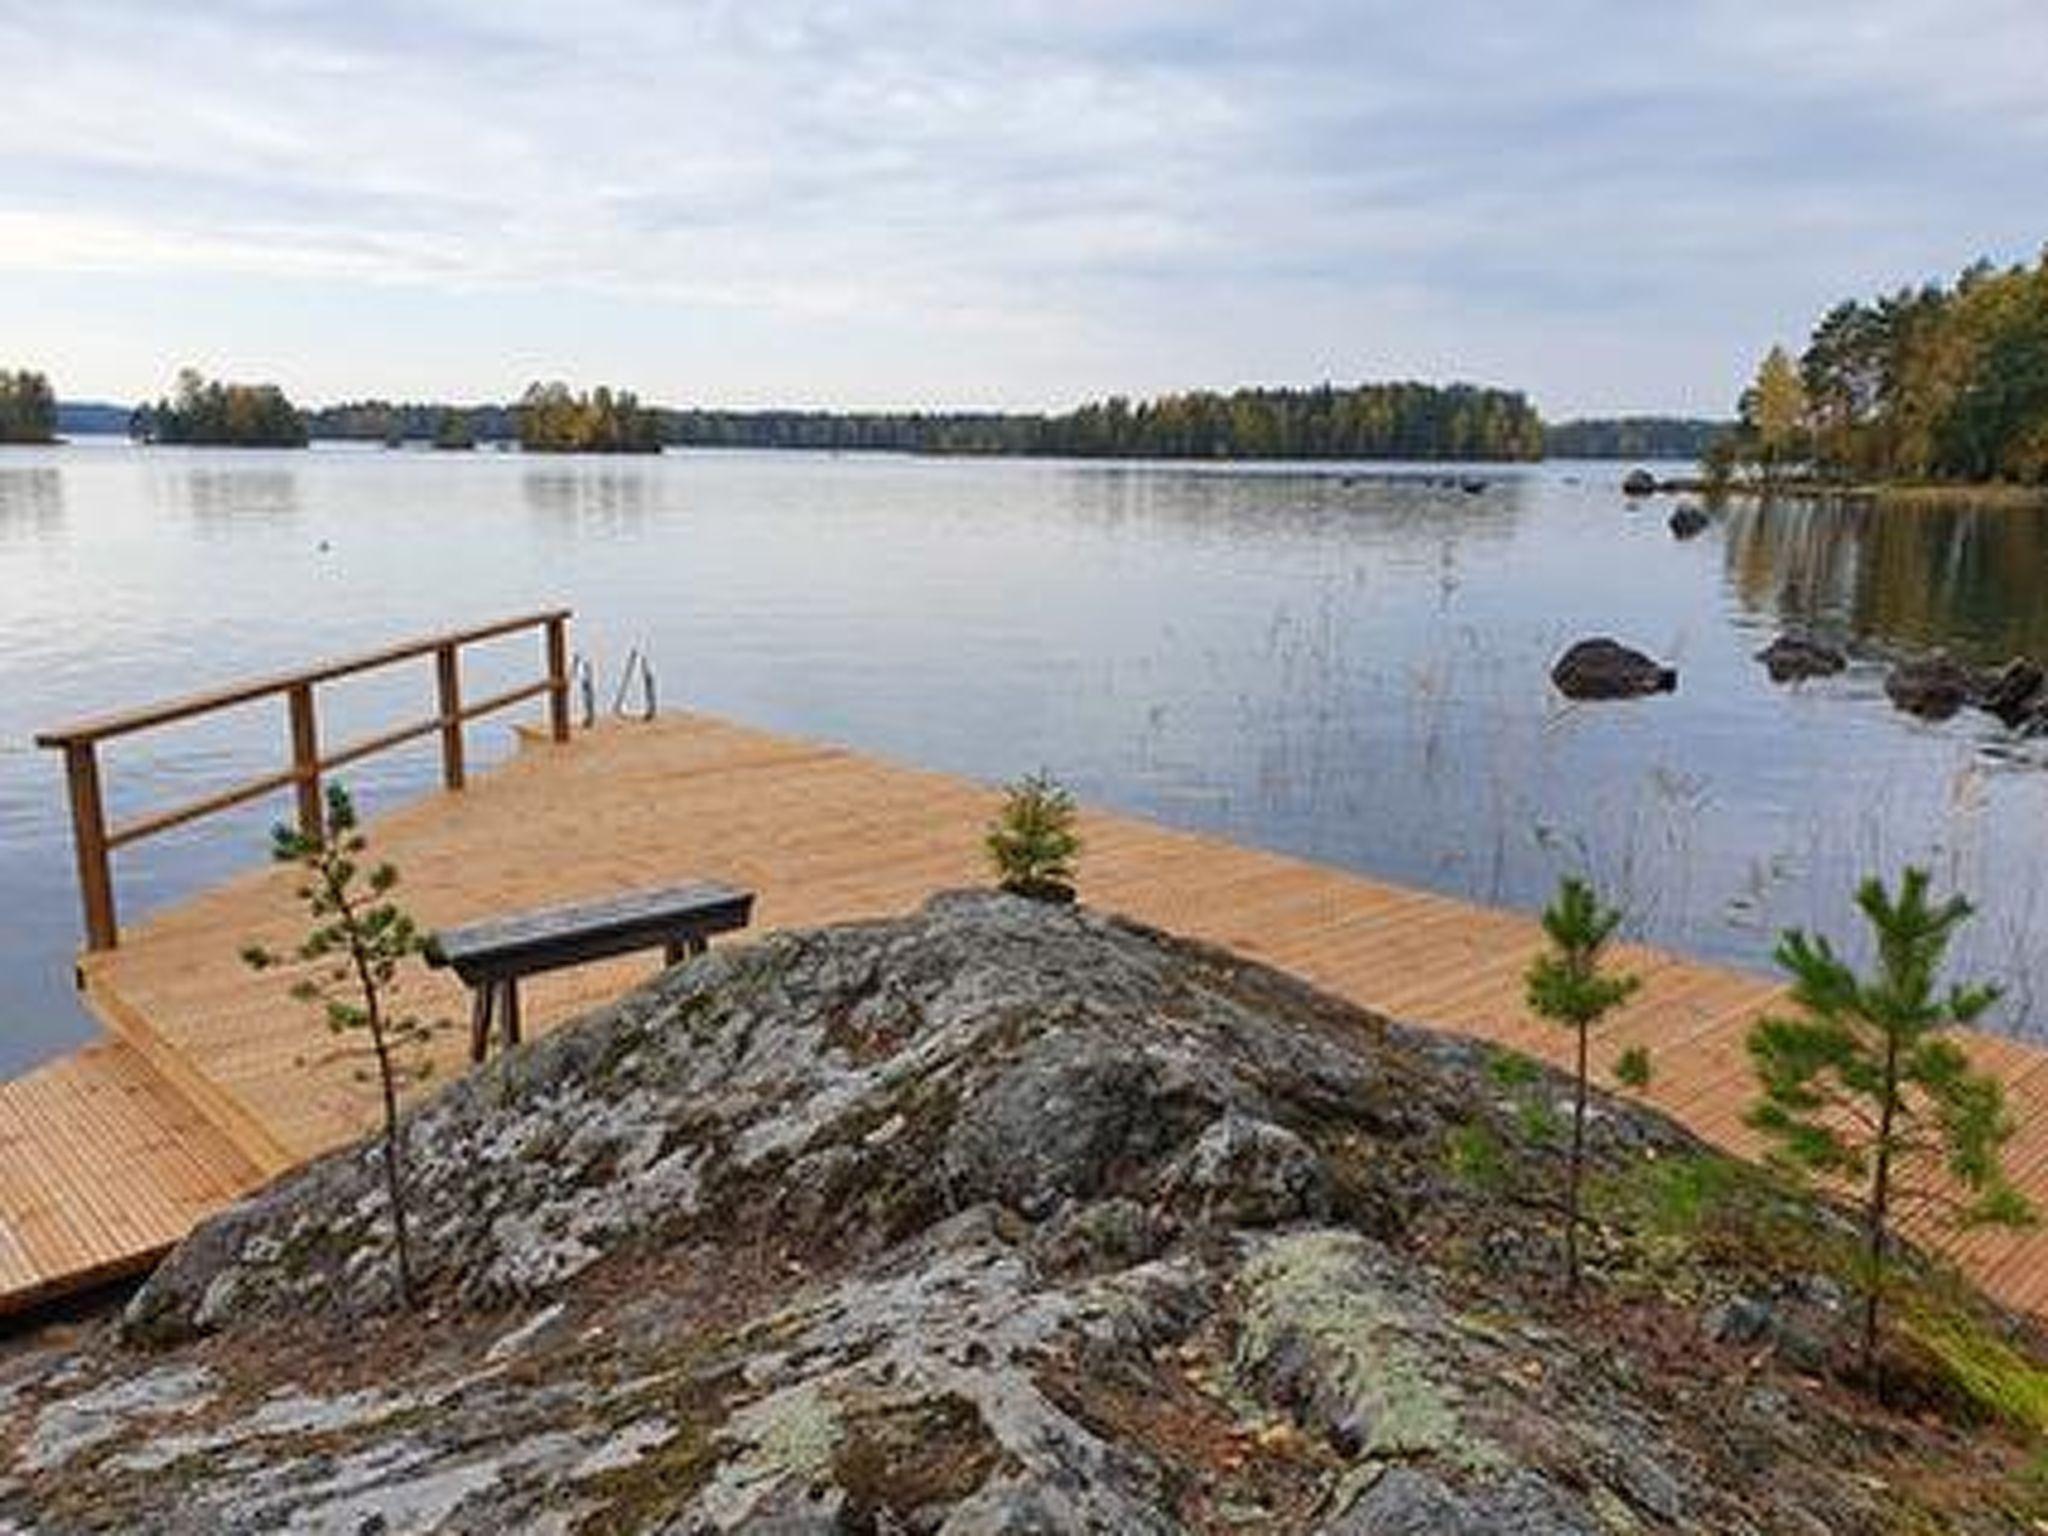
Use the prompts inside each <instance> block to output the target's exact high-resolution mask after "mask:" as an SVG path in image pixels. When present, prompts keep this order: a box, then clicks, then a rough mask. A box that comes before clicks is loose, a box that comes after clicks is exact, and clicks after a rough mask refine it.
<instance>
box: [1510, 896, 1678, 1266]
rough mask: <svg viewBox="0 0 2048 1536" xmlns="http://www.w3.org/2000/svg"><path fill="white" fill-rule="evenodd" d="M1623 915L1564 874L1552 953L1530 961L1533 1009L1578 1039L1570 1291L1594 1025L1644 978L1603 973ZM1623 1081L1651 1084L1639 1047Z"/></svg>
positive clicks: (1569, 1177) (1570, 1174) (1553, 912)
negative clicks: (1606, 958)
mask: <svg viewBox="0 0 2048 1536" xmlns="http://www.w3.org/2000/svg"><path fill="white" fill-rule="evenodd" d="M1620 923H1621V913H1620V912H1618V911H1616V910H1615V909H1613V908H1611V907H1603V906H1602V905H1601V904H1600V899H1599V897H1598V896H1596V895H1595V894H1594V893H1593V888H1592V887H1591V886H1590V885H1588V884H1587V883H1586V882H1585V881H1583V880H1580V879H1577V878H1575V877H1573V876H1569V875H1568V876H1566V877H1565V878H1564V879H1563V880H1562V881H1560V882H1559V884H1558V888H1557V897H1556V899H1555V900H1553V901H1552V902H1551V904H1550V906H1549V907H1548V908H1547V909H1546V910H1545V912H1544V914H1543V932H1544V934H1545V936H1546V937H1548V938H1549V940H1550V948H1549V949H1547V950H1545V951H1544V952H1543V953H1542V954H1539V955H1538V956H1537V957H1536V958H1535V959H1534V960H1533V961H1531V962H1530V965H1529V971H1528V978H1527V979H1528V998H1529V1006H1530V1007H1531V1008H1532V1009H1534V1010H1535V1012H1536V1013H1537V1014H1538V1015H1539V1016H1541V1017H1543V1018H1546V1019H1550V1020H1552V1021H1554V1022H1556V1023H1559V1024H1563V1025H1566V1026H1568V1027H1569V1028H1570V1029H1571V1030H1572V1031H1573V1033H1574V1034H1575V1035H1576V1036H1577V1040H1576V1046H1577V1051H1576V1056H1575V1062H1576V1067H1575V1071H1574V1080H1573V1094H1572V1144H1571V1154H1570V1160H1569V1162H1568V1163H1567V1164H1566V1170H1565V1198H1564V1210H1565V1217H1564V1266H1565V1285H1566V1289H1567V1290H1568V1291H1569V1292H1570V1293H1571V1294H1573V1295H1577V1294H1578V1289H1579V1186H1580V1182H1581V1179H1582V1176H1583V1173H1584V1170H1585V1160H1586V1099H1587V1095H1588V1090H1589V1088H1590V1086H1591V1069H1592V1061H1591V1058H1592V1033H1593V1029H1594V1027H1595V1026H1596V1025H1597V1024H1599V1022H1600V1021H1601V1020H1602V1019H1604V1018H1606V1017H1607V1015H1608V1014H1610V1013H1612V1012H1613V1011H1614V1010H1615V1009H1616V1008H1619V1007H1620V1006H1621V1005H1622V1004H1623V1003H1625V1002H1627V1001H1628V999H1629V998H1630V997H1632V996H1634V994H1635V992H1636V990H1637V988H1639V987H1640V986H1641V985H1642V978H1641V977H1639V976H1634V975H1630V974H1627V973H1612V972H1608V971H1606V970H1604V969H1603V968H1602V963H1601V962H1602V959H1603V957H1604V955H1605V952H1606V949H1607V945H1608V941H1609V940H1611V939H1612V938H1613V937H1614V930H1615V929H1616V928H1617V927H1619V926H1620ZM1620 1070H1621V1075H1622V1077H1623V1079H1624V1080H1625V1081H1626V1082H1628V1083H1629V1084H1630V1085H1631V1086H1634V1087H1641V1086H1645V1085H1647V1084H1648V1082H1649V1075H1650V1074H1649V1058H1648V1055H1647V1053H1646V1052H1644V1051H1642V1050H1641V1049H1640V1048H1637V1049H1634V1050H1631V1051H1628V1052H1625V1053H1624V1056H1623V1061H1622V1063H1621V1067H1620Z"/></svg>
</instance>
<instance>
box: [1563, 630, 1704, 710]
mask: <svg viewBox="0 0 2048 1536" xmlns="http://www.w3.org/2000/svg"><path fill="white" fill-rule="evenodd" d="M1550 681H1551V682H1552V683H1553V684H1554V685H1556V688H1557V691H1558V692H1559V693H1561V694H1563V695H1564V696H1565V697H1566V698H1568V699H1635V698H1641V697H1643V696H1644V695H1646V694H1653V693H1670V692H1672V691H1673V690H1675V689H1676V688H1677V687H1678V673H1677V672H1676V671H1675V670H1674V669H1672V668H1670V667H1665V666H1660V665H1658V664H1657V663H1656V662H1654V661H1652V660H1651V659H1650V658H1649V657H1647V656H1645V655H1644V654H1643V653H1642V652H1641V651H1638V650H1633V649H1631V648H1630V647H1628V646H1625V645H1623V644H1621V642H1620V641H1618V640H1611V639H1609V638H1608V637H1606V636H1605V635H1601V636H1599V637H1597V638H1595V639H1591V640H1581V641H1579V642H1578V643H1577V644H1575V645H1574V646H1572V647H1571V649H1570V650H1568V651H1566V652H1565V653H1564V654H1563V655H1562V656H1560V657H1559V658H1558V659H1557V664H1556V665H1555V666H1553V667H1552V668H1551V669H1550Z"/></svg>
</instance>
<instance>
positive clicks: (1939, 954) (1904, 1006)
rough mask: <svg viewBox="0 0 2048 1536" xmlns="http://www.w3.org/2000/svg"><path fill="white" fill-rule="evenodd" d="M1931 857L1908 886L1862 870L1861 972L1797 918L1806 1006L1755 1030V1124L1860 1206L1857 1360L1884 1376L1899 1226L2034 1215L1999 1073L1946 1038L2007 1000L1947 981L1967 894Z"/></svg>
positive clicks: (1783, 961)
mask: <svg viewBox="0 0 2048 1536" xmlns="http://www.w3.org/2000/svg"><path fill="white" fill-rule="evenodd" d="M1927 891H1928V875H1927V872H1926V871H1925V870H1921V869H1910V868H1909V869H1908V870H1906V872H1905V874H1904V875H1903V877H1902V878H1901V880H1900V884H1899V891H1898V895H1897V896H1896V898H1895V897H1893V895H1892V894H1891V893H1890V892H1889V891H1887V890H1886V889H1885V886H1884V883H1883V882H1882V881H1880V880H1876V879H1871V880H1866V881H1864V882H1863V884H1862V886H1861V887H1859V888H1858V890H1857V892H1856V905H1857V906H1858V907H1859V908H1861V909H1862V912H1863V915H1864V916H1865V917H1866V918H1867V919H1868V920H1869V922H1870V926H1871V929H1872V931H1873V934H1874V936H1875V939H1876V945H1877V965H1876V969H1875V972H1874V974H1872V975H1870V976H1868V977H1863V976H1859V975H1857V974H1856V972H1855V971H1854V970H1853V969H1852V968H1851V967H1850V966H1849V964H1848V963H1847V962H1846V961H1844V960H1843V959H1841V958H1840V957H1839V956H1838V955H1836V953H1835V951H1834V949H1833V948H1832V947H1831V946H1830V945H1829V943H1828V941H1827V940H1826V939H1825V938H1818V937H1809V936H1808V935H1807V934H1805V933H1803V932H1801V931H1800V930H1798V929H1796V928H1795V929H1792V930H1789V931H1788V932H1787V933H1786V934H1785V935H1784V936H1783V938H1781V939H1780V940H1779V943H1778V949H1777V960H1778V964H1779V965H1781V966H1782V967H1784V969H1785V970H1786V972H1787V973H1789V974H1790V976H1791V978H1792V990H1791V1000H1792V1002H1793V1004H1794V1005H1795V1006H1796V1007H1797V1008H1798V1009H1799V1016H1798V1017H1780V1016H1767V1017H1765V1018H1762V1019H1759V1020H1758V1021H1757V1023H1756V1024H1755V1025H1754V1026H1753V1027H1752V1028H1751V1030H1750V1033H1749V1041H1748V1045H1749V1056H1750V1061H1751V1063H1752V1065H1753V1066H1754V1067H1755V1069H1756V1075H1757V1082H1758V1085H1759V1087H1760V1089H1761V1096H1760V1097H1759V1098H1758V1100H1757V1102H1756V1103H1755V1105H1754V1106H1753V1107H1752V1108H1751V1110H1750V1112H1749V1116H1748V1119H1749V1123H1750V1124H1751V1125H1752V1126H1754V1127H1755V1128H1756V1129H1757V1130H1759V1131H1761V1132H1762V1133H1763V1134H1764V1135H1765V1136H1766V1137H1767V1138H1768V1139H1769V1140H1770V1141H1771V1142H1772V1143H1773V1146H1774V1150H1775V1151H1776V1152H1777V1153H1778V1155H1779V1160H1780V1161H1781V1162H1783V1163H1786V1164H1789V1165H1790V1166H1791V1167H1792V1168H1794V1169H1795V1170H1798V1171H1800V1172H1803V1173H1806V1174H1810V1175H1815V1176H1818V1177H1820V1178H1821V1179H1823V1180H1824V1181H1828V1182H1831V1183H1833V1184H1834V1185H1836V1187H1838V1188H1840V1189H1843V1190H1845V1191H1847V1192H1849V1193H1850V1194H1852V1195H1853V1197H1854V1199H1855V1200H1856V1203H1857V1206H1858V1209H1859V1211H1860V1214H1861V1217H1862V1223H1861V1225H1862V1233H1863V1241H1862V1248H1863V1252H1862V1265H1861V1268H1862V1274H1861V1277H1860V1279H1861V1286H1862V1291H1863V1316H1862V1327H1861V1337H1860V1339H1859V1363H1860V1365H1861V1368H1862V1373H1863V1377H1864V1380H1865V1381H1867V1382H1869V1383H1871V1384H1872V1385H1873V1386H1879V1385H1880V1383H1879V1380H1878V1377H1877V1374H1876V1373H1877V1363H1878V1359H1877V1342H1878V1324H1879V1311H1880V1308H1881V1306H1882V1303H1883V1297H1884V1291H1885V1281H1886V1265H1887V1258H1888V1255H1889V1252H1890V1250H1891V1248H1892V1233H1893V1229H1894V1227H1895V1226H1896V1223H1897V1221H1898V1219H1899V1217H1900V1215H1901V1214H1905V1213H1908V1212H1910V1211H1911V1210H1914V1209H1919V1210H1924V1211H1925V1212H1926V1213H1927V1214H1928V1215H1929V1216H1930V1217H1933V1218H1939V1219H1944V1220H1945V1221H1946V1222H1947V1224H1949V1225H1950V1226H1952V1227H1974V1226H1983V1225H1991V1226H2019V1225H2023V1224H2025V1223H2026V1222H2028V1221H2030V1220H2031V1219H2032V1213H2031V1211H2030V1210H2029V1208H2028V1205H2027V1202H2026V1201H2025V1199H2024V1198H2023V1197H2022V1196H2021V1195H2020V1194H2019V1192H2018V1191H2017V1190H2015V1189H2014V1188H2013V1187H2012V1185H2011V1184H2010V1183H2009V1182H2008V1180H2007V1178H2006V1175H2005V1170H2004V1165H2003V1153H2004V1148H2005V1143H2006V1142H2007V1140H2008V1139H2010V1137H2011V1136H2012V1132H2013V1124H2012V1120H2011V1118H2010V1117H2009V1116H2008V1115H2007V1114H2006V1110H2005V1096H2004V1092H2003V1090H2002V1089H2001V1088H2000V1086H1999V1082H1998V1079H1997V1078H1995V1077H1993V1076H1992V1075H1991V1074H1990V1073H1988V1072H1977V1071H1975V1070H1973V1069H1972V1067H1971V1065H1970V1059H1969V1057H1968V1056H1967V1055H1966V1054H1965V1053H1964V1051H1963V1049H1962V1047H1961V1046H1959V1045H1957V1044H1956V1043H1955V1042H1954V1041H1953V1040H1951V1039H1947V1038H1944V1036H1945V1034H1946V1033H1947V1032H1948V1031H1950V1030H1953V1029H1955V1028H1957V1027H1959V1026H1963V1025H1968V1024H1970V1023H1973V1022H1974V1021H1975V1020H1977V1019H1978V1018H1980V1017H1982V1015H1983V1013H1984V1011H1985V1010H1986V1009H1987V1008H1989V1007H1990V1006H1991V1005H1992V1004H1993V1003H1994V1002H1996V1001H1997V999H1998V995H1999V994H1998V989H1997V988H1995V987H1990V986H1967V987H1966V986H1955V987H1951V988H1949V989H1948V990H1947V991H1946V992H1943V991H1941V990H1940V989H1939V986H1940V974H1941V968H1942V962H1943V960H1944V959H1945V957H1946V956H1947V953H1948V947H1949V942H1950V940H1951V939H1952V938H1953V937H1954V936H1955V931H1956V929H1957V927H1958V926H1960V925H1961V924H1962V922H1963V921H1964V920H1965V919H1966V918H1968V917H1969V915H1970V911H1971V908H1970V904H1969V902H1968V901H1966V900H1964V899H1963V898H1962V897H1961V896H1953V897H1950V898H1949V899H1948V900H1947V901H1944V902H1940V903H1938V904H1936V903H1933V902H1930V901H1929V900H1928V895H1927Z"/></svg>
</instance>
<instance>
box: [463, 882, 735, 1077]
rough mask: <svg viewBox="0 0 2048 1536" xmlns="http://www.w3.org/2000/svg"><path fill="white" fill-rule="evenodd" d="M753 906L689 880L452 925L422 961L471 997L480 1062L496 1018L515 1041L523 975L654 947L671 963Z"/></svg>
mask: <svg viewBox="0 0 2048 1536" xmlns="http://www.w3.org/2000/svg"><path fill="white" fill-rule="evenodd" d="M753 910H754V893H753V892H752V891H746V890H741V889H739V888H738V887H735V886H730V885H724V884H721V883H719V882H717V881H713V880H693V881H690V882H688V883H686V884H683V885H672V886H663V887H661V888H660V889H657V890H647V891H629V892H626V893H624V894H622V895H618V896H607V897H601V898H599V899H598V900H595V901H579V902H573V903H570V904H568V905H565V906H558V907H542V908H539V909H537V910H535V911H531V912H520V913H515V914H513V915H511V916H508V917H494V918H488V919H486V920H484V921H482V922H477V923H468V924H465V925H463V926H462V927H459V928H450V929H447V930H445V931H444V932H441V933H438V934H436V935H435V936H434V938H433V940H432V942H431V943H430V944H429V945H428V947H427V962H428V964H430V965H435V966H446V967H448V968H449V969H451V970H453V971H454V972H455V974H456V975H457V976H459V977H461V978H462V980H463V982H464V983H465V984H466V985H467V986H468V987H469V988H470V989H471V991H472V993H473V994H474V1003H473V1007H472V1011H471V1018H470V1042H469V1053H470V1059H471V1060H472V1061H482V1060H483V1059H484V1055H485V1053H486V1051H487V1050H488V1049H489V1044H490V1033H491V1024H492V1021H493V1016H494V1015H498V1016H499V1017H498V1022H499V1024H500V1026H501V1028H502V1030H503V1033H504V1039H505V1043H506V1044H508V1045H513V1044H517V1043H518V1040H519V980H520V978H521V977H522V976H532V975H536V974H538V973H540V972H542V971H553V970H559V969H561V968H562V967H564V966H570V965H582V964H585V963H586V962H588V961H592V960H604V959H609V958H610V957H611V956H613V955H623V954H629V953H631V952H632V951H634V950H640V949H652V948H654V947H655V946H657V945H659V946H660V947H661V949H662V951H663V953H664V955H665V956H666V958H667V960H668V963H669V964H671V965H673V964H675V963H677V962H678V961H680V960H682V959H684V958H686V957H688V956H690V955H693V954H699V953H701V952H702V951H703V949H704V948H705V945H706V944H707V943H708V942H709V940H710V937H711V935H713V934H715V933H731V932H733V931H735V930H737V929H741V928H744V927H746V926H747V924H748V923H749V922H750V921H752V919H753Z"/></svg>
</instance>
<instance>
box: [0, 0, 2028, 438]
mask: <svg viewBox="0 0 2048 1536" xmlns="http://www.w3.org/2000/svg"><path fill="white" fill-rule="evenodd" d="M0 50H4V52H0V58H4V60H5V64H6V69H5V74H6V78H7V81H8V103H7V121H8V132H7V145H6V154H5V156H4V170H0V351H4V353H5V354H6V355H4V356H0V366H7V365H17V366H19V365H26V366H35V367H40V368H43V369H45V370H47V371H49V372H50V373H51V374H52V375H53V377H54V378H55V380H56V382H57V384H58V387H59V390H60V392H61V393H63V394H64V395H66V396H67V397H73V398H85V397H104V398H112V399H117V400H129V399H134V398H137V397H140V396H142V395H144V394H146V393H147V394H153V393H156V392H159V391H161V390H162V389H163V388H164V387H165V385H166V384H167V382H168V380H169V378H170V376H171V374H172V373H173V371H174V370H175V369H176V368H177V367H178V366H179V365H180V364H184V363H191V364H195V365H197V366H199V367H201V368H203V369H205V370H206V371H208V372H211V373H218V374H222V375H225V376H228V377H235V378H269V379H276V380H278V381H280V382H282V383H283V384H285V386H286V387H287V388H288V389H289V390H290V391H292V392H293V393H294V394H295V395H297V396H299V397H301V398H302V399H305V400H309V401H320V400H330V399H337V398H344V397H359V396H366V395H389V396H400V397H455V398H467V399H477V398H499V397H504V396H506V395H509V394H512V393H515V392H516V391H517V390H518V389H519V388H520V387H521V386H522V385H523V384H524V383H525V382H526V381H527V380H528V379H529V378H532V377H536V376H550V377H553V376H561V377H566V378H569V379H571V380H574V381H579V382H586V383H587V382H599V381H610V382H613V383H616V384H620V385H624V386H627V387H634V388H638V389H639V390H640V391H641V393H642V394H643V395H647V396H651V397H653V398H656V399H659V400H663V401H671V402H676V403H685V402H694V403H707V404H730V405H759V404H797V405H820V406H898V405H900V406H939V405H953V406H1001V407H1038V406H1058V405H1065V404H1068V403H1071V402H1073V401H1075V400H1077V399H1079V398H1083V397H1087V396H1092V395H1099V394H1104V393H1108V392H1112V391H1122V392H1126V393H1134V394H1142V393H1153V392H1157V391H1161V390H1166V389H1174V388H1185V387H1192V386H1229V385H1233V384H1237V383H1249V382H1272V383H1305V382H1314V381H1317V380H1321V379H1324V378H1330V379H1337V380H1351V379H1361V378H1383V377H1395V376H1400V377H1409V376H1413V377H1423V378H1452V377H1456V378H1468V379H1474V380H1478V381H1483V382H1495V383H1503V384H1509V385H1514V386H1519V387H1522V388H1526V389H1527V390H1529V391H1530V392H1531V393H1532V394H1533V395H1534V397H1535V398H1536V400H1537V402H1538V403H1539V404H1540V405H1541V406H1542V407H1543V408H1544V410H1545V411H1546V413H1548V414H1551V415H1554V416H1562V415H1567V414H1572V413H1577V412H1585V411H1609V410H1622V409H1640V410H1672V411H1688V412H1692V411H1697V412H1711V413H1720V412H1723V411H1725V410H1726V409H1727V408H1728V406H1729V404H1730V400H1731V397H1732V395H1733V393H1734V391H1735V390H1736V388H1737V387H1738V385H1739V383H1740V381H1741V378H1742V376H1743V374H1744V373H1745V372H1746V370H1747V369H1748V367H1749V366H1750V365H1751V363H1752V362H1753V360H1754V358H1755V356H1756V355H1757V354H1758V353H1759V352H1760V351H1761V349H1762V348H1763V347H1764V346H1766V345H1767V344H1768V343H1769V342H1770V341H1771V340H1773V339H1774V338H1784V339H1787V340H1796V339H1797V338H1798V337H1799V336H1801V335H1802V334H1803V332H1804V330H1805V328H1806V326H1807V324H1808V323H1809V322H1810V320H1811V318H1812V317H1813V315H1814V314H1815V312H1816V311H1817V309H1819V308H1820V307H1822V306H1824V305H1825V304H1827V303H1829V302H1831V301H1832V300H1834V299H1836V298H1839V297H1843V296H1847V295H1849V294H1855V293H1862V292H1867V291H1870V290H1873V289H1876V288H1880V287H1885V286H1890V285H1895V284H1898V283H1900V282H1903V281H1907V280H1911V279H1916V278H1919V277H1921V276H1924V275H1937V274H1947V273H1952V272H1953V271H1954V270H1955V269H1956V268H1958V267H1959V266H1961V265H1962V264H1963V263H1964V262H1966V261H1968V260H1969V259H1971V258H1973V257H1975V256H1978V255H1980V254H1981V255H1989V256H1991V257H1992V258H1994V259H1996V260H2000V261H2015V260H2028V259H2032V258H2033V257H2034V256H2035V255H2036V253H2037V252H2038V251H2039V250H2040V247H2041V245H2042V242H2043V241H2044V240H2048V0H1841V3H1837V0H1826V3H1821V0H1654V3H1651V0H1546V3H1544V4H1541V5H1533V4H1529V3H1527V0H1522V3H1512V0H1500V3H1478V0H1350V3H1335V0H1327V3H1317V0H1302V3H1296V0H1132V3H1121V0H1070V3H1059V0H1039V3H1027V0H1018V3H1000V0H959V3H953V4H944V3H939V0H858V3H852V0H849V3H813V4H800V3H787V0H736V3H730V4H728V3H689V0H668V3H663V0H576V3H574V4H563V3H560V0H546V3H529V0H340V3H333V4H318V3H303V0H220V3H209V0H189V3H181V4H168V3H165V0H134V3H119V0H0Z"/></svg>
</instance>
